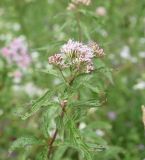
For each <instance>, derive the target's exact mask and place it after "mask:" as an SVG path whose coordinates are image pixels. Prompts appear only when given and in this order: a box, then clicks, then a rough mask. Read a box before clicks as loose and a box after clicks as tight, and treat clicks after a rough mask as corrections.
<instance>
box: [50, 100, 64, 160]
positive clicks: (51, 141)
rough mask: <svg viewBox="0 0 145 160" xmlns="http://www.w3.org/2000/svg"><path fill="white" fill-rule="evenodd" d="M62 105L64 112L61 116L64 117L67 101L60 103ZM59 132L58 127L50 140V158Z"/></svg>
mask: <svg viewBox="0 0 145 160" xmlns="http://www.w3.org/2000/svg"><path fill="white" fill-rule="evenodd" d="M60 106H61V108H62V112H61V115H60V116H61V118H63V117H64V113H65V107H66V103H60ZM57 134H58V129H57V128H56V130H55V132H54V134H53V136H52V138H51V140H50V141H49V150H48V156H47V157H48V159H49V158H50V156H51V153H52V149H53V143H54V141H55V139H56V137H57Z"/></svg>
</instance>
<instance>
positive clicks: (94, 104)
mask: <svg viewBox="0 0 145 160" xmlns="http://www.w3.org/2000/svg"><path fill="white" fill-rule="evenodd" d="M69 105H70V106H72V107H81V106H83V107H87V108H88V107H99V106H101V103H100V102H99V101H98V100H96V99H92V100H80V101H75V102H71V103H70V104H69Z"/></svg>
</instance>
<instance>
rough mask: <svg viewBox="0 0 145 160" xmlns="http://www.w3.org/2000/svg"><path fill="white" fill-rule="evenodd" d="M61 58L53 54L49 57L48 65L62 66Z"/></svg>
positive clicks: (59, 55)
mask: <svg viewBox="0 0 145 160" xmlns="http://www.w3.org/2000/svg"><path fill="white" fill-rule="evenodd" d="M62 60H63V58H62V55H61V54H55V55H54V56H51V57H49V59H48V61H49V63H50V64H54V65H63V62H62Z"/></svg>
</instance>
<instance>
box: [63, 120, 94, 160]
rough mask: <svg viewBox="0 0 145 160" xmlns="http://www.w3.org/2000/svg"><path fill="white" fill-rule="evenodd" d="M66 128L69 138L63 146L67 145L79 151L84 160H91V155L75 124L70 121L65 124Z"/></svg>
mask: <svg viewBox="0 0 145 160" xmlns="http://www.w3.org/2000/svg"><path fill="white" fill-rule="evenodd" d="M66 127H67V131H68V135H69V137H68V140H67V143H66V142H65V145H68V146H70V147H73V148H75V149H77V150H78V151H80V152H81V153H82V155H83V157H85V159H86V160H92V155H91V152H90V150H89V147H88V145H87V144H86V143H85V142H84V141H83V139H82V136H81V134H80V132H79V130H78V129H77V128H76V127H75V124H74V122H73V121H72V120H71V119H70V120H69V121H68V122H67V126H66Z"/></svg>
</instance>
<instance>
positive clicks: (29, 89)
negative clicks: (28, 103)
mask: <svg viewBox="0 0 145 160" xmlns="http://www.w3.org/2000/svg"><path fill="white" fill-rule="evenodd" d="M23 89H24V91H25V92H26V93H27V94H28V95H29V96H30V97H33V96H35V95H41V94H42V93H43V91H42V89H40V88H38V87H37V86H35V85H34V84H33V83H32V82H30V83H27V84H26V85H25V86H24V87H23Z"/></svg>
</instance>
